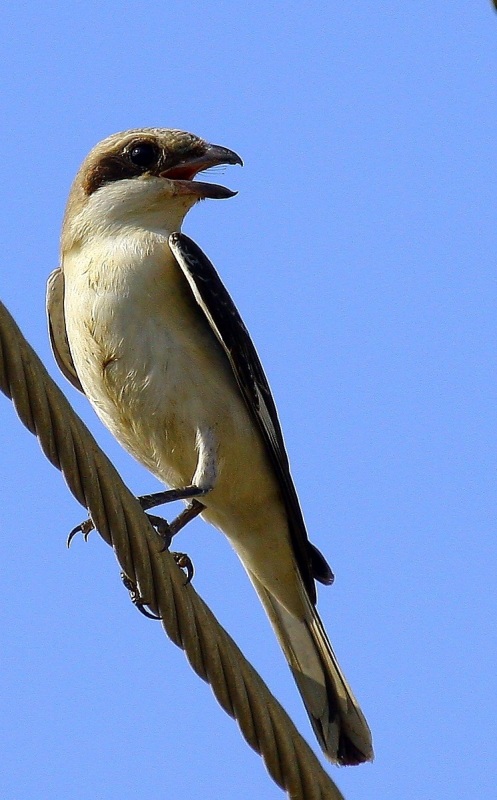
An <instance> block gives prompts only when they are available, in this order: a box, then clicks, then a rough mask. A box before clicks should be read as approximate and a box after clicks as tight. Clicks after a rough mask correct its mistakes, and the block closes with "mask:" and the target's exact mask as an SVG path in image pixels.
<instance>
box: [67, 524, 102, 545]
mask: <svg viewBox="0 0 497 800" xmlns="http://www.w3.org/2000/svg"><path fill="white" fill-rule="evenodd" d="M94 528H95V525H94V524H93V520H92V519H85V521H84V522H81V523H80V524H79V525H76V527H75V528H73V529H72V531H71V532H70V534H69V536H68V537H67V542H66V544H67V547H70V546H71V542H72V540H73V539H74V537H75V536H76V535H77V534H78V533H82V534H83V539H84V540H85V542H87V541H88V537H89V535H90V533H91V532H92V530H94Z"/></svg>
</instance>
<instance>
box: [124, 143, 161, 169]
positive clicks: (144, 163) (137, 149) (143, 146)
mask: <svg viewBox="0 0 497 800" xmlns="http://www.w3.org/2000/svg"><path fill="white" fill-rule="evenodd" d="M129 158H130V161H132V162H133V164H135V165H136V166H137V167H152V166H154V165H155V164H156V163H157V149H156V147H155V145H153V144H152V143H151V142H137V143H136V144H134V145H133V147H132V148H131V150H130V151H129Z"/></svg>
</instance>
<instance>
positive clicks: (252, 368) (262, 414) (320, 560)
mask: <svg viewBox="0 0 497 800" xmlns="http://www.w3.org/2000/svg"><path fill="white" fill-rule="evenodd" d="M169 245H170V247H171V250H172V252H173V254H174V256H175V258H176V260H177V262H178V264H179V266H180V267H181V270H182V272H183V274H184V275H185V277H186V279H187V281H188V283H189V285H190V288H191V290H192V292H193V295H194V297H195V300H196V301H197V303H198V305H199V306H200V308H201V309H202V311H203V313H204V314H205V316H206V317H207V320H208V322H209V325H210V327H211V329H212V331H213V332H214V334H215V335H216V337H217V339H218V341H219V342H220V344H221V346H222V347H223V349H224V351H225V353H226V355H227V357H228V359H229V362H230V365H231V368H232V370H233V374H234V376H235V378H236V381H237V383H238V386H239V388H240V391H241V393H242V395H243V398H244V400H245V403H246V405H247V408H248V409H249V411H250V413H251V415H252V417H253V419H254V421H255V423H256V424H257V426H258V428H259V430H260V432H261V434H262V437H263V439H264V442H265V445H266V448H267V451H268V454H269V457H270V459H271V462H272V465H273V468H274V470H275V473H276V475H277V477H278V480H279V484H280V487H281V493H282V496H283V500H284V503H285V506H286V509H287V514H288V522H289V527H290V533H291V538H292V544H293V548H294V552H295V557H296V560H297V564H298V565H299V569H300V572H301V575H302V578H303V580H304V584H305V586H306V588H307V590H308V592H309V596H310V597H311V599H312V600H313V602H315V599H316V590H315V586H314V580H313V578H316V579H317V580H320V581H321V582H322V583H326V584H329V583H332V581H333V573H332V572H331V570H330V568H329V566H328V564H327V563H326V561H325V559H324V557H323V556H322V555H321V553H320V552H319V550H317V549H316V548H315V547H314V546H313V545H311V544H310V542H309V540H308V538H307V531H306V528H305V523H304V519H303V516H302V511H301V508H300V504H299V500H298V497H297V492H296V490H295V486H294V483H293V480H292V476H291V474H290V466H289V462H288V456H287V453H286V449H285V443H284V441H283V434H282V432H281V426H280V423H279V419H278V413H277V411H276V406H275V404H274V400H273V396H272V394H271V389H270V388H269V384H268V382H267V378H266V376H265V374H264V370H263V368H262V364H261V362H260V359H259V356H258V355H257V351H256V349H255V347H254V345H253V343H252V340H251V338H250V335H249V333H248V331H247V329H246V327H245V325H244V324H243V321H242V318H241V317H240V314H239V313H238V311H237V309H236V306H235V304H234V303H233V300H232V299H231V297H230V295H229V294H228V292H227V290H226V288H225V286H224V284H223V282H222V281H221V278H220V277H219V275H218V273H217V272H216V270H215V268H214V266H213V265H212V264H211V262H210V261H209V259H208V258H207V256H206V255H205V254H204V253H203V252H202V250H201V249H200V248H199V247H198V245H197V244H195V242H194V241H193V240H192V239H190V238H189V237H188V236H185V234H183V233H173V234H172V235H171V236H170V237H169Z"/></svg>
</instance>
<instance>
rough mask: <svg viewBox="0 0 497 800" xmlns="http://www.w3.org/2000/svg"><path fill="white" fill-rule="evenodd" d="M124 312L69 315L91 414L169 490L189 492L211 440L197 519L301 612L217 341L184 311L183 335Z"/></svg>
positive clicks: (282, 539) (275, 511)
mask: <svg viewBox="0 0 497 800" xmlns="http://www.w3.org/2000/svg"><path fill="white" fill-rule="evenodd" d="M125 311H126V313H124V310H123V309H122V305H121V304H120V303H118V302H116V304H115V305H114V306H113V307H112V308H111V307H110V305H109V299H108V298H107V299H106V302H105V304H104V305H103V306H102V308H100V309H99V308H98V299H95V298H93V300H92V308H91V313H90V312H89V309H88V308H87V309H86V310H85V308H84V302H83V300H82V298H81V297H80V298H79V304H78V308H77V309H73V313H72V314H70V313H67V314H66V320H67V333H68V338H69V343H70V347H71V353H72V357H73V360H74V364H75V367H76V370H77V373H78V377H79V379H80V381H81V384H82V386H83V388H84V390H85V393H86V395H87V396H88V398H89V400H90V402H91V403H92V405H93V407H94V409H95V411H96V413H97V414H98V416H99V417H100V418H101V420H102V422H103V423H104V424H105V425H106V426H107V427H108V428H109V430H110V431H111V432H112V433H113V434H114V436H115V437H116V439H117V440H118V441H119V442H120V443H121V445H122V446H123V447H124V448H125V449H126V450H127V451H128V452H129V453H131V454H132V455H133V456H134V457H135V458H136V459H137V460H138V461H139V462H140V463H142V464H143V465H144V466H145V467H146V468H147V469H149V470H150V472H152V473H153V474H154V475H155V476H156V477H157V478H158V479H159V480H160V481H162V482H164V483H165V484H167V485H169V486H172V487H181V486H186V485H188V484H190V483H191V482H192V478H193V476H194V473H195V470H196V467H197V460H198V452H197V449H196V442H197V434H198V432H199V431H207V430H208V431H209V432H210V435H211V436H212V441H213V443H214V448H215V459H216V477H215V483H214V486H213V488H212V490H211V491H209V493H208V494H207V495H205V496H203V497H202V502H203V503H204V505H205V506H206V510H205V512H204V513H203V516H204V517H205V519H206V520H207V521H209V522H211V523H212V524H214V525H215V526H216V527H217V528H219V529H220V530H222V531H223V532H224V533H225V534H226V535H227V536H228V538H229V539H230V541H231V543H232V545H233V546H234V548H235V550H236V551H237V552H238V554H239V556H240V558H241V560H242V562H243V563H244V564H245V566H246V567H247V568H248V569H249V570H250V571H252V572H253V573H254V574H256V575H257V576H258V577H259V579H260V580H261V581H262V582H263V583H264V585H266V586H268V587H272V591H273V592H274V594H275V595H276V596H278V597H280V599H281V600H282V602H283V603H284V604H285V605H286V607H287V608H291V607H293V608H295V609H297V608H299V607H300V606H299V604H300V602H301V601H300V595H299V593H298V592H297V591H296V589H295V585H296V584H295V570H296V567H295V561H294V558H293V554H292V551H291V547H290V546H289V533H288V520H287V516H286V511H285V507H284V504H283V502H282V499H281V494H280V489H279V484H278V481H277V479H276V477H275V474H274V471H273V468H272V466H271V464H270V462H269V458H268V455H267V452H266V449H265V445H264V442H263V440H262V437H261V435H260V433H259V431H258V428H257V426H256V425H255V424H254V421H253V419H252V417H251V415H250V412H249V411H248V409H247V407H246V405H245V402H244V400H243V398H242V396H241V394H240V392H239V389H238V387H237V384H236V381H235V378H234V376H233V374H232V371H231V367H230V365H229V362H228V360H227V358H226V356H225V354H224V352H223V351H222V350H221V348H220V346H219V345H218V343H217V340H215V339H214V338H213V335H212V333H211V331H210V330H205V329H204V328H203V327H202V326H201V327H200V328H199V327H198V325H197V322H196V320H195V319H188V313H187V310H185V309H182V315H181V320H182V321H181V325H176V324H174V322H173V324H172V325H167V324H164V319H163V318H161V317H158V318H157V317H154V316H153V315H152V314H150V313H149V314H148V315H141V316H140V315H137V317H136V318H134V317H133V314H131V315H130V314H129V305H128V306H127V307H126V309H125ZM185 314H186V317H187V318H186V321H185V319H184V317H185ZM89 319H91V320H92V324H91V325H89V324H88V320H89ZM195 327H196V329H195ZM181 331H187V332H188V335H185V336H183V335H181ZM289 587H294V588H292V589H291V591H290V593H289V595H288V596H287V593H288V591H289Z"/></svg>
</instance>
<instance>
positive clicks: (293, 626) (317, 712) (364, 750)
mask: <svg viewBox="0 0 497 800" xmlns="http://www.w3.org/2000/svg"><path fill="white" fill-rule="evenodd" d="M250 577H251V579H252V581H253V583H254V586H255V588H256V590H257V593H258V595H259V597H260V599H261V600H262V603H263V605H264V608H265V609H266V612H267V614H268V616H269V618H270V620H271V623H272V625H273V627H274V630H275V632H276V635H277V637H278V640H279V642H280V644H281V647H282V648H283V652H284V653H285V656H286V658H287V661H288V664H289V666H290V669H291V671H292V674H293V677H294V678H295V682H296V683H297V686H298V689H299V691H300V694H301V695H302V699H303V701H304V705H305V708H306V711H307V713H308V715H309V718H310V720H311V724H312V727H313V729H314V732H315V734H316V737H317V739H318V742H319V744H320V746H321V748H322V749H323V751H324V753H325V755H326V756H327V757H328V758H329V759H330V761H333V762H334V763H335V764H361V763H362V762H363V761H372V760H373V745H372V740H371V731H370V730H369V726H368V724H367V722H366V719H365V717H364V714H363V713H362V711H361V709H360V708H359V705H358V703H357V700H356V699H355V697H354V695H353V694H352V690H351V689H350V686H349V685H348V683H347V681H346V680H345V676H344V675H343V673H342V670H341V669H340V665H339V664H338V661H337V659H336V656H335V653H334V652H333V648H332V646H331V644H330V641H329V639H328V637H327V635H326V632H325V630H324V627H323V623H322V622H321V620H320V618H319V615H318V613H317V611H316V609H315V608H314V606H313V605H312V603H311V601H310V600H309V601H308V614H307V615H306V618H305V619H304V620H300V619H297V618H296V617H294V616H293V615H292V614H290V613H289V612H288V611H287V610H286V608H284V606H282V605H281V603H279V602H278V600H277V599H276V598H275V597H274V596H273V595H272V594H270V593H269V592H268V591H267V589H265V588H264V586H263V585H262V584H261V583H260V582H259V581H258V580H257V578H256V577H255V576H254V575H253V574H251V575H250Z"/></svg>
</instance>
